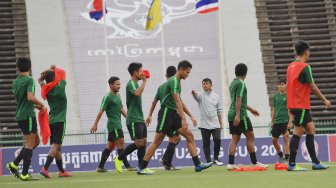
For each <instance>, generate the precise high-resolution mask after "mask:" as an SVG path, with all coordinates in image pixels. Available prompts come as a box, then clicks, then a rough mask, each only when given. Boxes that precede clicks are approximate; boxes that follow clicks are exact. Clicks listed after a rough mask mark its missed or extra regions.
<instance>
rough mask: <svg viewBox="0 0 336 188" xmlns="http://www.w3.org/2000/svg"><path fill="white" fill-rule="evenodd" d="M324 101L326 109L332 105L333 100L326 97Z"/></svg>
mask: <svg viewBox="0 0 336 188" xmlns="http://www.w3.org/2000/svg"><path fill="white" fill-rule="evenodd" d="M323 103H324V105H325V108H326V109H328V108H330V107H331V102H330V101H329V100H327V99H326V100H325V101H323Z"/></svg>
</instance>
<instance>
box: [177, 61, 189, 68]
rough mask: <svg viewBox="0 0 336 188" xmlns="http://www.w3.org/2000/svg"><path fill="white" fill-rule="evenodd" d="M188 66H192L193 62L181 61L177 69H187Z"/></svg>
mask: <svg viewBox="0 0 336 188" xmlns="http://www.w3.org/2000/svg"><path fill="white" fill-rule="evenodd" d="M187 68H192V64H191V63H190V62H189V61H187V60H183V61H181V62H180V63H179V64H178V66H177V69H178V70H180V69H187Z"/></svg>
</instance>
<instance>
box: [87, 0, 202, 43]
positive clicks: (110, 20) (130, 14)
mask: <svg viewBox="0 0 336 188" xmlns="http://www.w3.org/2000/svg"><path fill="white" fill-rule="evenodd" d="M92 2H93V1H91V2H90V3H89V4H88V5H87V7H86V8H87V12H82V13H81V16H82V17H83V18H85V19H86V20H88V21H90V22H93V23H95V24H101V25H103V24H104V19H101V20H99V21H96V20H94V19H90V16H89V10H90V9H91V7H92ZM111 2H112V5H111V4H109V3H111ZM151 2H152V0H129V1H125V0H123V1H121V0H113V1H109V2H108V3H107V5H106V10H107V14H106V25H107V27H108V32H109V33H108V38H114V39H117V38H127V37H129V38H134V39H145V38H155V37H157V35H158V34H159V33H160V31H161V28H160V27H157V28H156V29H155V30H154V31H150V32H146V31H145V25H146V21H147V13H148V9H149V7H150V4H151ZM168 2H169V1H167V3H164V2H162V15H163V24H164V25H167V24H170V23H171V22H172V21H173V20H175V19H180V18H184V17H188V16H191V15H193V14H195V13H196V11H195V0H180V1H179V2H178V5H172V4H171V3H168ZM175 3H176V1H175ZM111 30H112V34H110V32H111Z"/></svg>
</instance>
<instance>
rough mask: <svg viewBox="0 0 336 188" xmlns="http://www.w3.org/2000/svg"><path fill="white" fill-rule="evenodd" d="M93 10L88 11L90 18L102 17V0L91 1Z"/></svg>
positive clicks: (97, 18) (98, 18)
mask: <svg viewBox="0 0 336 188" xmlns="http://www.w3.org/2000/svg"><path fill="white" fill-rule="evenodd" d="M92 8H93V10H92V11H90V12H89V14H90V18H92V19H95V20H100V19H101V18H102V17H103V15H104V14H103V0H94V1H93V3H92Z"/></svg>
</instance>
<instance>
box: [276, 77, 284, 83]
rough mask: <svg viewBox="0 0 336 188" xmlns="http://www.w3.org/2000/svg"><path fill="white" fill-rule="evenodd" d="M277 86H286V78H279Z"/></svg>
mask: <svg viewBox="0 0 336 188" xmlns="http://www.w3.org/2000/svg"><path fill="white" fill-rule="evenodd" d="M277 84H286V78H284V77H279V78H278V81H277Z"/></svg>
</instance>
